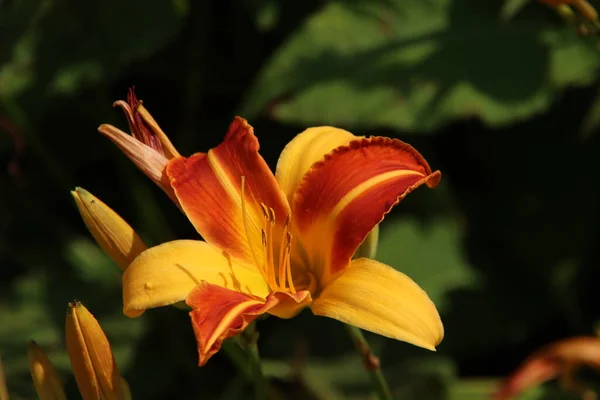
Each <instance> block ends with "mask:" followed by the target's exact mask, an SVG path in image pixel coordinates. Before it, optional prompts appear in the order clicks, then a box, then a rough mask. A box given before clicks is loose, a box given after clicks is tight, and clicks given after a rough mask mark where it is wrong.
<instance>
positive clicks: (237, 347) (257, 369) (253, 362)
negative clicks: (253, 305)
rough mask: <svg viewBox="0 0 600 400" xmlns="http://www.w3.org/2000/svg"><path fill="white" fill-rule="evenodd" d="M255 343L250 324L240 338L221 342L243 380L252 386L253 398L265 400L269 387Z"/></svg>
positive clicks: (256, 337)
mask: <svg viewBox="0 0 600 400" xmlns="http://www.w3.org/2000/svg"><path fill="white" fill-rule="evenodd" d="M257 341H258V333H257V332H256V330H255V326H254V324H251V325H250V326H248V327H247V328H246V330H245V331H244V332H242V334H241V335H240V336H237V337H234V338H231V339H229V340H226V341H225V342H223V350H224V352H225V354H226V355H227V356H228V357H229V359H230V360H231V362H232V363H233V364H234V365H235V366H236V367H237V369H238V371H240V373H242V374H243V375H244V378H246V380H247V381H248V382H251V383H252V384H253V385H254V394H255V396H254V398H255V399H256V400H266V399H267V393H268V390H269V385H268V382H267V380H266V378H265V376H264V374H263V371H262V365H261V362H260V355H259V353H258V345H257Z"/></svg>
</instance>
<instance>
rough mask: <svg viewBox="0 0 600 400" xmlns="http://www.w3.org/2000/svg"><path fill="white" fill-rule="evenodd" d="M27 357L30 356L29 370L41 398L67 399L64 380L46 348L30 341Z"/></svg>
mask: <svg viewBox="0 0 600 400" xmlns="http://www.w3.org/2000/svg"><path fill="white" fill-rule="evenodd" d="M27 357H28V358H29V371H30V372H31V378H32V379H33V384H34V385H35V391H36V393H37V395H38V397H39V399H40V400H66V399H67V397H66V396H65V392H64V390H63V387H62V382H61V381H60V378H59V376H58V373H57V372H56V370H55V369H54V367H53V366H52V363H51V362H50V360H49V359H48V357H47V356H46V353H44V350H42V348H41V347H40V346H38V345H37V343H35V342H33V341H32V342H29V345H28V346H27Z"/></svg>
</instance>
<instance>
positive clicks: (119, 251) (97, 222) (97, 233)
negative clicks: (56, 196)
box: [71, 187, 148, 271]
mask: <svg viewBox="0 0 600 400" xmlns="http://www.w3.org/2000/svg"><path fill="white" fill-rule="evenodd" d="M71 194H72V195H73V198H74V199H75V203H76V204H77V208H78V209H79V213H80V214H81V217H82V218H83V221H84V222H85V224H86V226H87V228H88V230H89V231H90V233H91V234H92V236H93V237H94V239H95V240H96V242H97V243H98V245H100V247H101V248H102V250H104V252H105V253H106V254H108V256H109V257H110V258H111V259H112V260H113V261H114V262H115V263H116V264H117V265H118V266H119V267H120V268H121V269H122V270H123V271H124V270H125V269H126V268H127V267H128V266H129V264H130V263H131V262H132V261H133V259H134V258H135V257H137V256H138V254H140V253H141V252H142V251H144V250H146V249H147V248H148V247H147V246H146V244H145V243H144V242H143V241H142V239H141V238H140V237H139V236H138V235H137V233H135V231H134V230H133V228H132V227H131V226H130V225H129V224H128V223H127V222H125V220H123V218H121V217H120V216H119V215H118V214H117V213H116V212H114V211H113V210H112V209H111V208H110V207H109V206H107V205H106V204H104V203H103V202H102V201H100V199H98V198H97V197H95V196H94V195H93V194H91V193H90V192H88V191H87V190H85V189H82V188H79V187H78V188H75V190H74V191H72V192H71Z"/></svg>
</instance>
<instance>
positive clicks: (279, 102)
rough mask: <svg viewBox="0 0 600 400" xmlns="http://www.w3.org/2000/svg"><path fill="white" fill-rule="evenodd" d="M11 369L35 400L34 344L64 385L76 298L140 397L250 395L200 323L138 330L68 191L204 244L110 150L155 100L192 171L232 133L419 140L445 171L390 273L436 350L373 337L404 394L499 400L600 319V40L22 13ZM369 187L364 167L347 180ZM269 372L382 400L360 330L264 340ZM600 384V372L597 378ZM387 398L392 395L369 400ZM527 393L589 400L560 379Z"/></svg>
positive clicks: (519, 10)
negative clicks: (436, 316) (117, 132)
mask: <svg viewBox="0 0 600 400" xmlns="http://www.w3.org/2000/svg"><path fill="white" fill-rule="evenodd" d="M0 29H1V30H0V169H1V171H2V172H1V173H0V277H1V278H0V279H1V281H0V356H1V357H2V360H3V362H4V364H5V368H6V370H7V379H8V384H9V389H10V392H11V394H12V398H13V399H32V398H35V397H34V396H35V395H34V391H33V386H32V384H31V381H30V378H29V372H28V364H27V358H26V344H27V342H28V340H31V339H33V340H36V341H37V342H38V343H39V344H40V345H41V346H42V347H43V348H44V349H45V350H47V352H48V354H49V356H50V358H51V359H52V361H53V362H54V363H55V364H56V365H57V367H58V368H59V370H60V372H61V373H62V376H63V377H64V379H65V382H66V386H67V389H68V390H69V394H70V396H71V397H72V398H77V396H78V394H76V387H75V383H74V380H73V379H72V377H71V374H70V372H69V362H68V357H67V355H66V352H65V350H64V340H63V330H64V315H65V311H66V306H67V302H68V301H70V300H73V299H78V300H80V301H82V302H83V303H84V304H85V305H86V306H87V307H88V308H89V310H90V311H91V312H92V313H94V314H95V315H96V316H97V318H98V319H99V320H100V322H101V324H102V325H103V327H104V329H105V331H106V332H107V335H108V337H109V339H110V340H111V342H112V344H113V348H114V351H115V354H116V358H117V362H118V363H119V365H120V368H121V370H122V371H123V373H124V375H125V377H126V379H127V380H128V381H129V383H130V385H131V388H132V391H133V395H134V398H137V399H175V398H177V399H243V398H247V397H248V396H249V395H250V393H251V390H249V386H248V382H246V381H245V380H244V378H243V376H242V375H240V374H239V373H238V372H237V371H236V370H235V368H234V367H233V365H232V364H231V363H230V361H229V360H228V359H227V358H226V357H225V356H224V355H222V354H219V355H217V356H215V357H214V358H213V359H212V360H211V361H210V362H209V364H208V365H207V366H206V367H204V368H201V369H200V368H198V367H197V366H196V362H197V355H196V349H195V343H194V338H193V334H192V330H191V326H190V325H189V320H188V316H187V314H186V313H185V312H183V311H181V310H177V309H175V308H171V307H169V308H161V309H156V310H153V311H151V312H148V313H146V314H145V315H144V316H143V317H142V318H139V319H128V318H126V317H125V316H123V315H122V313H121V297H120V271H119V269H118V268H117V266H116V265H114V264H113V263H112V262H111V261H110V259H108V258H107V257H106V256H105V255H104V254H103V253H102V252H101V250H99V248H98V247H97V246H96V245H95V243H94V242H93V239H92V238H91V236H90V235H89V234H88V233H87V231H86V230H85V227H84V224H83V223H82V221H81V220H80V218H79V215H78V213H77V210H76V207H75V205H74V203H73V201H72V198H71V195H70V193H69V191H70V190H72V189H73V188H74V187H75V186H82V187H84V188H86V189H87V190H89V191H90V192H92V193H94V194H95V195H96V196H98V197H99V198H101V199H102V200H103V201H104V202H106V203H107V204H109V205H110V206H111V207H112V208H113V209H114V210H116V211H117V212H118V213H119V214H121V215H122V216H123V217H124V218H125V219H126V220H127V221H129V222H130V223H131V224H132V225H133V226H134V227H135V228H136V229H137V230H138V231H139V233H140V234H141V236H142V237H143V238H144V239H145V240H146V242H147V243H149V244H158V243H161V242H163V241H168V240H172V239H174V238H195V237H196V233H195V232H194V230H193V228H192V227H191V225H190V224H189V223H188V222H187V221H186V219H185V217H184V216H183V215H182V214H181V213H180V212H179V211H178V210H177V209H176V208H175V207H174V206H173V205H172V203H171V202H170V201H169V200H168V199H167V198H166V196H164V194H163V193H162V192H161V191H160V190H159V189H158V188H157V187H155V186H153V184H152V183H151V182H150V181H149V180H148V179H146V177H145V176H143V175H142V174H141V173H140V172H139V171H137V170H136V168H135V167H134V166H133V165H132V164H131V163H130V162H129V161H128V160H127V159H126V157H125V156H123V155H122V154H121V153H120V152H119V150H118V149H117V148H116V147H114V146H113V145H112V144H111V143H110V142H109V141H108V140H107V139H105V138H104V137H102V136H101V135H100V134H99V133H97V132H96V128H97V127H98V125H100V124H101V123H105V122H108V123H112V124H114V125H117V126H120V127H122V128H123V129H125V128H126V127H127V125H126V121H125V119H124V117H123V115H122V113H121V111H120V110H119V109H113V108H112V107H111V104H112V102H113V101H114V100H117V99H124V98H125V96H126V93H127V88H128V87H130V86H133V85H135V87H136V91H137V94H138V97H140V98H141V99H143V101H144V105H145V106H146V107H147V108H148V109H149V110H150V111H151V112H152V114H153V115H154V117H155V118H156V119H157V121H158V122H159V123H160V124H161V126H162V128H163V129H164V130H165V131H166V132H167V133H168V134H169V135H170V137H171V139H172V141H173V142H174V144H175V146H176V147H177V148H178V149H179V151H180V152H181V153H182V154H191V153H193V152H195V151H206V150H207V149H209V148H210V147H212V146H215V145H216V144H218V143H219V141H220V140H221V139H222V137H223V135H224V133H225V131H226V128H227V126H228V124H229V123H230V122H231V120H232V118H233V116H235V115H242V116H244V117H245V118H247V119H248V120H249V121H250V123H251V124H253V125H254V127H255V130H256V132H257V135H258V137H259V139H260V141H261V145H262V148H261V151H262V154H263V156H264V157H265V158H266V160H267V161H268V162H269V164H270V165H271V166H274V165H275V163H276V161H277V157H278V154H279V152H280V151H281V149H282V148H283V146H284V145H285V144H286V143H287V142H288V141H289V140H290V139H291V138H292V137H293V136H294V135H295V134H297V133H299V132H301V131H302V130H303V129H305V128H306V127H309V126H315V125H324V124H332V125H336V126H339V127H343V128H346V129H348V130H350V131H352V132H354V133H355V134H361V135H362V134H365V135H368V134H377V135H387V136H391V137H396V138H400V139H402V140H405V141H407V142H409V143H411V144H412V145H414V146H415V147H417V148H418V149H419V150H420V151H421V152H422V153H423V155H424V156H425V157H426V158H427V160H428V161H429V162H430V164H431V165H432V167H433V168H435V169H440V170H441V171H442V173H443V179H442V183H441V185H440V186H438V188H436V189H435V190H427V189H425V188H422V189H419V190H418V191H416V192H415V193H413V194H411V195H410V196H408V198H407V199H406V200H405V201H403V202H402V203H401V204H400V205H399V206H398V207H396V209H395V210H394V212H393V213H392V214H391V215H390V217H389V218H387V219H386V220H385V222H384V223H383V224H382V226H381V242H380V249H379V259H380V260H381V261H383V262H386V263H388V264H390V265H392V266H394V267H395V268H397V269H399V270H401V271H403V272H405V273H407V274H408V275H409V276H411V277H412V278H414V279H415V280H416V281H417V282H418V283H419V284H420V285H421V286H422V287H423V288H424V289H425V290H426V291H427V292H428V293H429V295H430V296H431V298H432V299H433V300H434V302H435V303H436V305H437V306H438V309H439V310H440V313H441V315H442V318H443V321H444V324H445V328H446V337H445V339H444V341H443V343H442V344H441V345H440V346H439V350H438V352H436V353H431V352H428V351H425V350H422V349H418V348H414V347H412V346H410V345H407V344H404V343H400V342H396V341H392V340H388V339H384V338H381V337H378V336H375V335H368V339H369V340H370V342H371V343H372V344H373V348H374V351H375V353H376V354H379V355H380V356H381V362H382V366H383V369H384V372H385V374H386V376H387V377H388V379H389V381H390V384H391V385H392V387H393V390H394V393H395V395H396V396H397V398H399V399H419V400H428V399H432V400H433V399H435V400H437V399H453V400H459V399H461V400H462V399H483V398H486V395H488V394H489V393H490V392H491V391H492V390H493V388H494V387H495V385H496V384H497V382H498V378H499V377H502V376H505V375H506V374H508V373H509V372H510V371H511V370H512V369H514V368H515V367H516V366H517V365H518V364H519V362H520V361H521V360H523V359H524V358H525V357H526V356H527V355H528V354H529V353H530V352H532V351H533V350H535V349H536V348H538V347H539V346H541V345H543V344H546V343H548V342H551V341H553V340H556V339H559V338H564V337H567V336H573V335H580V334H593V333H594V330H595V327H596V322H597V321H598V318H599V317H600V310H599V307H598V304H599V303H598V300H599V297H600V295H599V294H598V293H599V292H598V285H599V284H600V279H599V278H600V273H599V271H600V270H599V261H600V247H599V246H598V243H599V242H598V240H599V229H600V213H599V211H600V208H599V206H600V202H599V200H600V199H599V192H598V189H597V186H598V183H599V182H600V137H599V135H597V133H598V122H599V121H600V99H599V97H597V96H598V93H597V89H598V82H599V78H600V75H599V72H600V50H599V43H600V42H599V39H598V37H594V36H593V35H590V36H587V37H584V36H581V35H578V34H577V30H576V29H575V28H574V27H572V26H567V25H566V24H565V23H564V21H562V20H561V19H560V18H559V17H558V16H557V14H556V13H555V12H553V11H552V10H551V9H550V8H548V7H546V6H544V5H542V4H540V3H537V2H534V1H515V0H512V1H508V2H504V1H500V0H487V1H482V0H387V1H375V0H352V1H350V0H346V1H341V0H340V1H333V0H330V1H325V0H306V1H296V2H291V1H283V0H238V1H233V0H231V1H221V0H203V1H192V0H168V1H167V0H162V1H152V2H149V1H143V0H128V1H121V0H88V1H75V0H43V1H42V0H3V1H0ZM348 173H352V171H348ZM258 328H259V330H260V334H261V336H260V341H259V346H260V350H261V353H262V356H263V357H264V359H265V370H266V372H267V373H268V374H269V375H271V376H273V377H274V378H273V379H274V381H275V382H276V384H277V385H278V386H279V387H280V388H282V391H283V392H286V393H288V396H287V398H290V399H333V400H335V399H369V398H373V397H372V396H371V395H370V388H369V381H368V378H367V375H366V373H365V372H364V371H363V369H362V366H361V363H360V360H359V359H358V357H357V356H356V355H355V353H354V351H353V348H352V345H351V342H350V340H349V339H348V337H347V335H346V333H345V331H344V329H343V327H342V326H341V324H339V323H337V322H336V321H333V320H329V319H326V318H320V317H314V316H312V314H311V313H310V312H308V311H307V312H304V313H303V314H301V315H300V316H299V317H298V318H295V319H293V320H289V321H283V320H278V319H276V318H269V319H266V320H263V321H261V322H260V323H259V325H258ZM592 379H593V378H592ZM370 396H371V397H370ZM523 398H524V399H525V398H527V399H543V398H554V399H570V398H573V397H569V396H566V395H562V394H560V392H559V391H558V390H557V389H556V388H555V387H554V386H553V385H547V386H546V387H544V388H541V389H536V390H534V391H533V392H530V393H528V394H527V395H526V396H524V397H523Z"/></svg>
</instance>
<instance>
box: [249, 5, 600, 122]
mask: <svg viewBox="0 0 600 400" xmlns="http://www.w3.org/2000/svg"><path fill="white" fill-rule="evenodd" d="M355 3H360V4H361V6H360V12H358V11H357V8H356V4H355ZM388 3H393V4H394V6H391V5H389V4H388V5H386V4H382V3H380V2H376V3H375V2H373V3H366V2H351V3H342V2H328V3H327V5H326V6H325V7H323V8H322V9H321V10H320V11H319V12H317V13H315V14H314V16H313V17H312V18H310V19H309V20H308V21H307V22H306V23H305V24H304V25H303V26H302V27H301V28H300V29H298V30H297V31H296V32H295V33H294V34H293V35H292V36H291V37H290V38H289V39H288V40H287V42H285V43H284V44H283V45H282V46H281V47H280V48H279V49H278V50H277V51H276V52H275V54H274V55H273V57H272V58H271V60H270V61H269V62H267V63H266V65H265V66H264V68H263V69H262V71H261V72H260V74H259V77H258V79H257V80H256V82H255V84H254V86H253V87H252V89H251V90H250V91H249V92H248V95H247V97H246V99H245V101H244V102H243V104H242V107H241V110H240V113H241V114H242V115H245V116H246V117H252V116H254V115H257V114H260V113H264V112H268V113H269V115H270V116H271V117H273V118H275V119H277V120H280V121H284V122H292V123H298V124H302V125H314V124H333V125H347V126H351V127H353V128H361V129H362V128H365V129H368V128H374V127H391V128H401V129H408V130H413V131H415V130H416V131H427V130H432V129H435V128H438V127H440V126H442V125H444V124H446V123H448V122H449V121H450V120H453V119H459V118H463V119H464V118H471V117H477V118H480V119H482V120H483V121H484V122H486V123H487V124H489V125H492V126H503V125H507V124H510V123H513V122H515V121H519V120H523V119H525V118H528V117H530V116H531V115H533V114H536V113H539V112H542V111H544V110H546V109H547V108H548V107H549V106H550V104H551V103H552V101H553V100H554V98H555V97H556V96H557V95H559V94H560V92H561V90H562V89H563V88H565V87H567V86H572V85H587V84H589V83H591V82H592V81H593V80H594V79H595V78H596V76H597V72H598V69H599V67H600V53H599V52H598V51H597V50H596V48H595V44H596V42H597V41H596V39H593V38H581V37H579V36H577V34H576V32H575V31H574V29H572V28H571V27H564V26H562V25H560V23H557V21H556V20H554V19H551V17H552V16H551V15H549V14H548V13H547V10H546V9H545V8H544V7H532V8H531V10H523V12H521V13H520V14H519V15H518V16H517V17H516V18H515V19H513V20H512V21H510V22H509V23H499V21H498V9H497V7H496V6H495V5H494V3H493V2H482V1H479V0H463V1H451V0H432V1H427V2H406V1H402V0H395V1H393V2H388ZM546 17H547V18H548V20H547V21H546V20H545V18H546Z"/></svg>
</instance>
